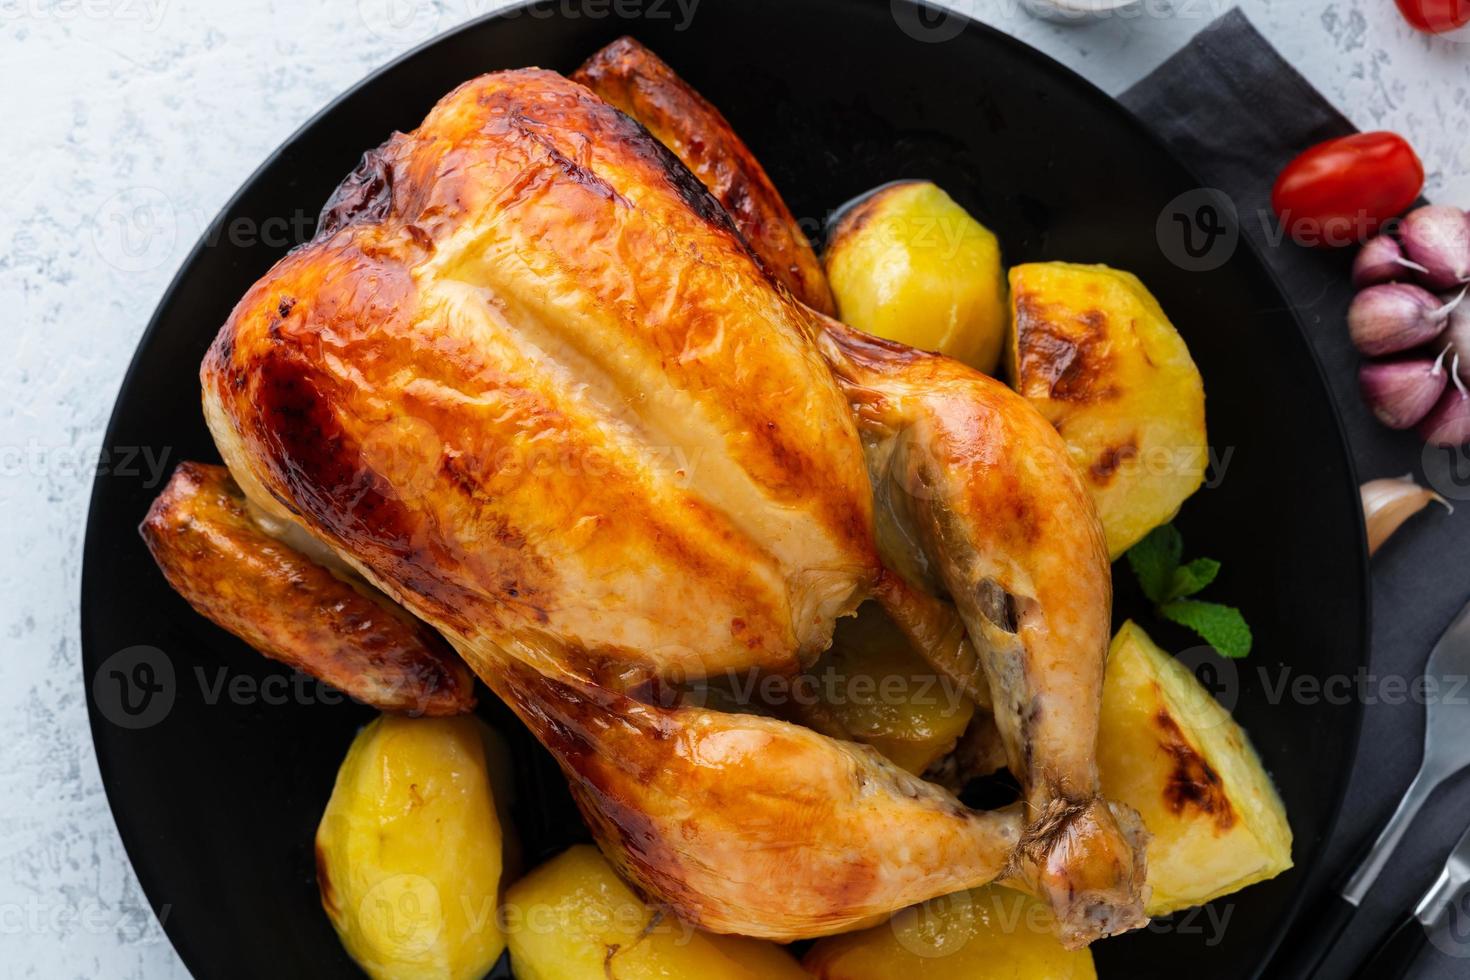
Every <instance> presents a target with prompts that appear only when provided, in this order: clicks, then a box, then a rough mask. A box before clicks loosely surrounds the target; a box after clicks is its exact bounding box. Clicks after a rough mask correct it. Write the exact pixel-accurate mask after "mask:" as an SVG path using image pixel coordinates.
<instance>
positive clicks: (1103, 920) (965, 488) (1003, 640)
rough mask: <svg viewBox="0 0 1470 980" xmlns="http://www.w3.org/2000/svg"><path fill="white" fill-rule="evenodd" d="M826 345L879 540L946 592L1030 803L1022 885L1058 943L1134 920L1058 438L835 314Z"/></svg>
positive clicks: (982, 390) (1104, 575)
mask: <svg viewBox="0 0 1470 980" xmlns="http://www.w3.org/2000/svg"><path fill="white" fill-rule="evenodd" d="M822 346H823V349H824V351H826V352H827V355H828V362H829V363H830V364H831V365H832V368H833V372H834V373H835V374H836V375H837V377H838V378H839V379H840V380H841V381H842V383H843V386H844V388H845V389H846V390H847V391H848V393H849V396H850V397H851V399H852V402H853V407H854V409H855V410H856V411H857V412H858V415H859V418H860V420H861V421H860V427H861V429H862V431H863V438H864V442H865V444H866V445H867V446H868V449H869V456H870V460H869V466H870V469H871V471H872V473H873V479H874V487H873V489H874V495H875V509H876V511H877V513H878V515H879V518H878V520H879V522H880V524H881V523H883V522H888V523H889V524H891V526H892V528H893V531H892V533H891V534H890V535H888V536H887V539H888V540H890V541H904V542H908V545H907V547H909V548H912V549H913V551H914V552H915V553H917V554H920V555H923V556H925V557H926V561H925V562H924V563H923V565H922V569H923V571H924V573H925V577H926V578H927V579H928V581H926V582H925V583H923V584H924V585H926V586H928V587H930V588H933V589H936V590H939V591H942V592H943V593H944V594H946V595H948V596H950V597H952V598H953V600H954V602H955V605H956V606H957V607H958V609H959V613H960V616H961V618H962V619H963V620H964V623H965V628H966V631H967V632H968V634H969V636H970V638H971V640H972V642H973V643H974V645H975V649H976V651H977V652H978V654H979V661H980V665H981V667H982V668H983V670H984V673H985V677H986V680H987V681H988V684H989V687H990V695H991V702H992V704H991V707H992V712H993V714H994V718H995V722H996V725H997V727H998V728H999V731H1000V736H1001V740H1002V741H1003V743H1004V745H1005V750H1006V756H1007V764H1008V766H1009V768H1010V770H1011V772H1012V773H1014V774H1015V775H1016V777H1017V778H1018V779H1019V780H1020V781H1021V783H1022V786H1023V788H1024V790H1025V794H1026V800H1027V803H1028V804H1029V806H1030V813H1031V819H1030V822H1029V823H1028V826H1027V828H1026V832H1025V834H1024V835H1023V838H1022V853H1023V855H1024V856H1025V858H1026V863H1027V864H1028V865H1029V866H1031V867H1033V868H1035V869H1036V876H1035V877H1033V878H1032V879H1031V884H1032V885H1033V887H1034V888H1035V890H1036V891H1037V892H1038V893H1039V894H1041V895H1042V896H1044V897H1045V898H1047V899H1048V900H1049V901H1050V902H1051V904H1052V906H1053V910H1054V911H1055V912H1056V915H1057V922H1058V926H1059V930H1060V933H1061V937H1062V940H1063V942H1064V943H1066V944H1068V945H1072V946H1078V945H1085V944H1087V943H1088V942H1091V941H1092V940H1093V939H1096V938H1098V937H1099V936H1105V935H1111V934H1113V933H1117V932H1122V931H1125V930H1127V929H1134V928H1138V927H1139V926H1142V925H1144V924H1145V923H1146V922H1147V917H1146V916H1145V915H1144V914H1143V902H1144V899H1145V897H1146V895H1145V891H1144V889H1145V885H1144V877H1145V871H1144V844H1145V842H1146V835H1145V834H1144V832H1143V828H1142V824H1141V822H1140V821H1139V819H1138V816H1137V814H1135V813H1133V812H1132V811H1131V810H1129V809H1128V808H1126V807H1123V806H1121V805H1109V804H1108V803H1106V802H1105V801H1104V800H1102V798H1101V796H1100V792H1099V780H1098V768H1097V758H1096V749H1097V731H1098V723H1099V712H1100V710H1101V706H1102V682H1103V671H1104V669H1105V667H1106V664H1107V648H1108V639H1109V633H1110V617H1111V605H1112V576H1111V570H1110V566H1109V562H1108V554H1107V547H1106V544H1105V542H1104V540H1103V534H1102V526H1101V524H1100V523H1099V521H1098V518H1097V513H1096V511H1095V509H1094V508H1093V505H1092V502H1091V499H1090V498H1089V497H1088V495H1087V493H1086V490H1085V489H1084V488H1083V486H1082V483H1081V480H1080V478H1079V477H1078V475H1077V473H1076V470H1075V469H1074V468H1073V467H1072V466H1071V464H1070V462H1069V460H1068V456H1067V448H1066V445H1065V444H1064V443H1063V442H1062V439H1061V437H1060V436H1059V435H1058V434H1057V432H1056V430H1055V429H1053V428H1052V427H1051V425H1050V424H1048V423H1047V421H1046V420H1045V419H1044V418H1042V417H1041V415H1040V414H1038V413H1037V412H1035V411H1034V410H1029V408H1030V406H1029V405H1028V404H1027V403H1026V402H1025V400H1024V399H1022V398H1021V397H1020V396H1019V395H1017V394H1016V393H1015V392H1013V391H1011V390H1010V389H1009V388H1007V387H1005V386H1004V385H1002V384H1001V383H1000V382H998V381H995V380H993V379H991V378H988V377H986V376H985V375H982V374H980V373H979V372H977V371H974V370H972V369H970V368H968V367H966V366H964V365H963V364H960V363H959V362H958V361H953V360H950V359H949V358H947V357H941V356H939V355H936V354H927V353H924V352H922V351H916V350H913V349H912V348H908V347H904V346H902V345H899V344H894V343H891V342H888V341H883V340H879V339H877V338H873V337H869V336H867V335H865V334H861V333H859V332H857V331H855V330H851V329H849V328H847V327H844V326H843V325H842V324H840V323H836V322H835V321H834V322H830V323H829V324H828V328H827V330H826V332H825V334H824V335H823V340H822ZM879 537H880V540H883V538H884V535H882V534H880V535H879ZM885 557H886V556H885Z"/></svg>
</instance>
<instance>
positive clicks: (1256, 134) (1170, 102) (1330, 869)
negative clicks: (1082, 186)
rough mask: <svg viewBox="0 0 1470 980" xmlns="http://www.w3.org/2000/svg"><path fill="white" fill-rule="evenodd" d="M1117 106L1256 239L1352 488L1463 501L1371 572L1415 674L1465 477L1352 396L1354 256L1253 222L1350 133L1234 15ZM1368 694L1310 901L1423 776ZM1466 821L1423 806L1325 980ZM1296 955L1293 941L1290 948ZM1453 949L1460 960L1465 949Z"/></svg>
mask: <svg viewBox="0 0 1470 980" xmlns="http://www.w3.org/2000/svg"><path fill="white" fill-rule="evenodd" d="M1121 101H1122V103H1123V104H1124V106H1126V107H1127V108H1128V109H1129V110H1131V111H1132V112H1133V113H1134V114H1135V115H1137V116H1138V117H1139V118H1140V119H1142V120H1143V121H1144V123H1146V124H1147V125H1148V126H1150V127H1152V128H1153V129H1154V130H1155V131H1157V132H1158V133H1159V134H1161V135H1162V136H1163V137H1164V139H1165V140H1167V141H1168V142H1169V143H1170V144H1171V145H1172V146H1173V148H1174V150H1175V152H1176V153H1178V154H1179V156H1180V157H1181V158H1183V160H1184V162H1185V163H1186V164H1187V165H1189V166H1190V167H1191V168H1192V169H1193V170H1194V172H1195V173H1196V174H1197V175H1198V176H1199V178H1200V180H1201V181H1202V182H1203V184H1204V185H1205V186H1207V187H1211V188H1216V189H1218V190H1220V191H1223V192H1224V193H1225V194H1226V195H1227V196H1228V197H1229V198H1230V199H1231V201H1232V202H1233V203H1234V205H1235V207H1236V209H1237V213H1238V215H1239V221H1240V225H1241V231H1242V232H1243V233H1244V234H1245V235H1246V236H1248V237H1249V238H1251V239H1252V240H1253V241H1254V242H1255V244H1256V246H1257V247H1258V249H1259V251H1260V254H1261V255H1262V257H1263V258H1264V259H1265V261H1266V262H1267V264H1268V265H1269V266H1270V267H1271V268H1272V270H1273V271H1274V272H1275V274H1276V277H1277V279H1278V280H1279V282H1280V283H1281V285H1282V287H1283V289H1284V291H1285V293H1286V297H1287V299H1288V300H1290V302H1291V303H1292V305H1293V306H1294V307H1295V308H1296V311H1297V313H1298V315H1299V316H1300V317H1301V320H1302V323H1303V324H1304V326H1305V327H1306V331H1307V335H1308V339H1309V340H1310V342H1311V343H1312V346H1313V347H1314V348H1315V349H1316V352H1317V356H1318V358H1319V359H1320V360H1321V362H1322V366H1323V369H1324V370H1325V371H1326V374H1327V376H1328V379H1329V382H1330V384H1331V387H1332V392H1333V395H1334V397H1335V398H1336V401H1337V405H1338V409H1339V411H1340V413H1341V417H1342V420H1343V424H1344V426H1345V427H1346V429H1347V434H1348V441H1349V443H1350V445H1351V447H1352V453H1353V457H1354V459H1355V461H1356V463H1357V467H1358V473H1359V476H1360V477H1361V478H1362V479H1364V480H1370V479H1374V478H1377V477H1387V476H1402V475H1403V474H1405V473H1413V474H1414V475H1415V478H1416V479H1418V480H1419V481H1420V482H1421V483H1422V482H1426V480H1427V481H1428V482H1430V483H1432V484H1433V485H1434V486H1435V487H1436V488H1437V489H1439V490H1440V492H1441V493H1444V494H1445V495H1446V496H1451V497H1458V499H1457V500H1456V503H1457V504H1458V505H1459V506H1460V507H1461V513H1460V514H1457V515H1453V516H1451V515H1448V514H1445V513H1444V512H1443V511H1441V510H1439V509H1438V508H1435V509H1434V510H1433V511H1426V512H1425V513H1423V514H1421V515H1419V516H1418V517H1416V518H1414V520H1413V521H1412V522H1411V523H1409V524H1408V525H1406V526H1405V527H1404V528H1403V529H1402V530H1401V531H1400V532H1399V534H1398V535H1397V536H1396V537H1395V538H1393V539H1392V540H1390V541H1389V543H1388V544H1386V545H1385V546H1384V547H1383V548H1382V549H1381V550H1380V551H1379V553H1378V554H1377V555H1376V556H1375V557H1374V559H1373V639H1372V650H1373V654H1372V667H1371V672H1372V674H1374V675H1377V677H1378V678H1379V679H1380V680H1381V679H1382V678H1383V677H1388V676H1398V677H1404V678H1414V677H1417V676H1418V675H1420V674H1421V673H1422V672H1423V668H1424V662H1425V659H1426V657H1427V655H1428V652H1429V648H1430V646H1431V645H1432V644H1433V642H1434V641H1435V639H1437V638H1438V636H1439V634H1440V632H1441V631H1443V629H1444V628H1445V627H1446V626H1447V625H1449V622H1450V620H1451V619H1452V618H1454V615H1455V613H1456V612H1457V611H1458V610H1459V608H1460V606H1461V605H1462V604H1463V603H1464V602H1465V601H1466V599H1467V598H1470V514H1467V513H1465V511H1470V483H1467V480H1466V479H1465V477H1464V476H1463V475H1462V476H1461V477H1460V479H1459V480H1458V481H1456V480H1455V478H1454V475H1453V474H1454V470H1453V467H1452V466H1451V460H1450V457H1448V456H1446V455H1445V454H1443V453H1435V452H1426V451H1425V450H1424V447H1423V446H1422V445H1421V444H1420V442H1419V441H1418V439H1417V438H1415V436H1414V435H1413V434H1412V433H1409V434H1404V433H1395V432H1390V431H1389V430H1387V429H1385V428H1383V427H1382V426H1381V425H1379V424H1378V423H1377V422H1376V421H1375V420H1374V419H1373V417H1372V416H1371V415H1370V414H1369V412H1368V411H1367V409H1366V408H1364V406H1363V404H1362V402H1361V400H1360V399H1359V397H1358V392H1357V367H1358V361H1359V359H1358V355H1357V354H1356V352H1355V351H1354V350H1353V347H1352V345H1351V344H1350V343H1349V341H1348V336H1347V328H1346V325H1345V317H1346V312H1347V307H1348V303H1349V302H1350V301H1351V300H1352V296H1353V289H1352V286H1351V284H1350V282H1349V267H1350V265H1351V261H1352V256H1351V254H1345V253H1343V252H1328V251H1323V250H1316V249H1307V248H1302V247H1300V246H1297V245H1295V244H1293V243H1291V242H1290V241H1284V242H1283V241H1280V240H1277V239H1276V237H1275V235H1274V228H1273V227H1272V224H1271V223H1270V222H1267V221H1263V220H1262V217H1261V216H1263V215H1268V214H1269V208H1270V194H1271V184H1272V181H1273V180H1274V179H1275V175H1276V174H1277V173H1278V172H1280V170H1281V168H1282V167H1283V166H1285V165H1286V163H1287V162H1288V161H1290V160H1291V158H1292V157H1293V156H1295V155H1296V153H1298V152H1300V151H1301V150H1302V149H1304V148H1305V147H1307V146H1309V145H1311V144H1313V143H1316V142H1319V141H1321V140H1325V139H1329V138H1331V137H1334V136H1341V135H1343V134H1345V133H1350V132H1353V126H1352V124H1351V123H1349V122H1348V121H1347V119H1346V118H1344V117H1343V116H1342V114H1341V113H1339V112H1338V111H1337V110H1335V109H1334V108H1333V107H1332V106H1331V105H1329V104H1328V103H1327V101H1326V100H1325V99H1323V98H1322V96H1321V95H1320V94H1318V93H1317V92H1316V91H1315V90H1314V89H1313V88H1312V86H1311V85H1310V84H1308V83H1307V81H1306V80H1305V79H1304V78H1302V77H1301V75H1299V74H1298V73H1297V72H1296V71H1295V70H1294V69H1293V68H1291V66H1290V65H1288V64H1287V63H1286V62H1285V61H1283V60H1282V59H1281V56H1280V55H1278V54H1277V53H1276V51H1275V50H1273V49H1272V47H1271V46H1270V44H1268V43H1267V42H1266V40H1265V39H1264V38H1262V37H1261V35H1260V34H1259V33H1257V32H1256V30H1255V28H1254V27H1252V26H1251V24H1250V22H1249V21H1248V20H1247V19H1246V17H1245V15H1244V14H1242V13H1241V12H1240V11H1238V10H1234V11H1231V12H1230V13H1228V14H1226V15H1225V16H1223V17H1221V18H1220V19H1219V20H1217V21H1216V22H1215V23H1214V24H1212V25H1211V26H1210V27H1208V28H1206V29H1205V30H1204V31H1203V32H1201V33H1200V34H1199V35H1198V36H1197V37H1196V38H1195V39H1194V40H1193V41H1191V42H1190V43H1189V44H1188V45H1187V46H1185V47H1184V48H1183V49H1182V50H1181V51H1180V52H1179V53H1178V54H1176V55H1174V56H1173V57H1172V58H1170V59H1169V60H1168V61H1167V62H1165V63H1164V64H1163V65H1162V66H1160V67H1159V68H1158V69H1157V70H1156V71H1154V72H1153V74H1151V75H1149V76H1148V77H1147V78H1145V79H1143V80H1142V81H1140V82H1139V83H1138V84H1137V85H1135V86H1134V87H1133V88H1132V89H1130V90H1128V91H1127V92H1125V93H1124V94H1123V95H1122V97H1121ZM1447 203H1453V204H1460V205H1462V206H1463V205H1465V204H1467V203H1470V202H1463V201H1453V202H1447ZM1461 469H1462V470H1464V469H1465V467H1464V466H1463V465H1462V466H1461ZM1290 476H1291V475H1290V474H1283V477H1285V478H1290ZM1366 690H1367V692H1368V693H1369V694H1370V695H1379V696H1373V697H1369V698H1365V701H1366V702H1367V703H1366V706H1365V713H1364V722H1363V733H1362V740H1361V744H1360V747H1359V754H1358V759H1357V763H1356V765H1355V766H1354V771H1353V774H1352V778H1351V783H1350V787H1349V789H1348V796H1347V801H1346V804H1345V808H1344V810H1343V813H1342V817H1341V819H1340V821H1339V824H1338V827H1337V831H1336V833H1335V834H1334V836H1333V840H1332V841H1331V842H1329V845H1328V848H1327V850H1326V859H1325V861H1323V863H1322V864H1321V865H1320V866H1319V867H1318V868H1316V869H1315V870H1314V872H1313V874H1312V876H1311V878H1310V881H1311V883H1312V891H1313V894H1314V895H1318V896H1320V895H1321V894H1322V893H1323V891H1324V890H1325V889H1326V888H1328V887H1329V886H1330V885H1332V884H1334V883H1335V882H1336V881H1337V879H1339V878H1340V877H1341V876H1342V875H1343V874H1344V873H1345V872H1346V871H1348V870H1349V869H1350V864H1351V862H1352V860H1353V859H1354V858H1355V857H1356V856H1357V854H1356V852H1357V850H1358V849H1359V848H1360V847H1362V846H1363V845H1364V844H1366V842H1367V841H1368V840H1369V839H1370V838H1371V836H1372V835H1373V834H1374V833H1376V831H1377V829H1378V828H1379V826H1380V825H1381V824H1382V823H1383V822H1384V821H1385V820H1386V819H1387V818H1388V816H1389V814H1390V813H1391V812H1392V810H1393V808H1394V807H1395V806H1396V805H1397V803H1398V800H1399V798H1400V797H1401V796H1402V794H1403V790H1404V789H1405V787H1407V785H1408V783H1409V780H1410V779H1411V778H1412V777H1413V774H1414V770H1415V769H1416V768H1417V767H1418V764H1419V759H1420V755H1421V750H1422V739H1423V724H1424V722H1423V719H1424V708H1423V705H1422V704H1419V703H1414V701H1413V699H1412V698H1404V699H1403V702H1402V703H1389V702H1390V701H1393V702H1398V701H1399V700H1400V699H1399V698H1398V697H1390V696H1389V695H1390V693H1391V690H1392V689H1385V688H1382V687H1381V686H1380V685H1379V684H1377V683H1369V684H1367V685H1366ZM1467 824H1470V780H1459V781H1457V782H1456V783H1454V784H1452V785H1450V786H1449V787H1447V788H1446V789H1445V790H1443V791H1442V792H1441V794H1440V795H1439V796H1438V797H1437V798H1436V799H1435V800H1433V801H1432V802H1431V803H1430V804H1429V806H1428V808H1427V809H1426V811H1425V813H1424V814H1423V815H1422V816H1421V817H1420V819H1419V821H1418V822H1417V823H1416V825H1415V826H1414V828H1413V829H1412V830H1410V832H1409V835H1408V837H1407V838H1406V840H1405V841H1404V843H1403V845H1402V846H1401V847H1400V848H1399V851H1398V856H1397V858H1396V859H1395V860H1394V862H1393V863H1392V864H1391V865H1390V866H1389V868H1388V869H1387V870H1386V871H1385V873H1384V875H1383V877H1382V879H1381V880H1380V881H1379V882H1378V884H1377V885H1376V886H1375V887H1374V889H1373V892H1372V893H1371V894H1370V895H1369V897H1368V898H1367V900H1366V901H1365V902H1364V904H1363V907H1362V910H1361V912H1360V913H1359V917H1358V919H1357V920H1356V922H1355V924H1354V925H1353V927H1352V928H1351V929H1350V930H1349V931H1348V933H1347V935H1346V936H1345V937H1344V938H1343V940H1342V942H1341V943H1340V944H1339V946H1338V948H1337V949H1336V950H1335V951H1334V952H1333V954H1332V956H1331V957H1330V958H1329V960H1328V961H1327V963H1326V965H1325V966H1324V969H1323V972H1322V974H1321V976H1323V977H1324V978H1337V977H1346V976H1348V975H1349V974H1350V973H1351V972H1352V970H1353V968H1354V966H1355V965H1356V964H1357V963H1358V962H1360V961H1361V960H1362V958H1363V957H1364V956H1365V955H1366V954H1367V953H1368V952H1369V951H1370V949H1371V947H1372V946H1373V944H1374V943H1375V942H1376V940H1377V939H1378V938H1379V937H1380V936H1381V935H1382V933H1383V932H1384V931H1385V930H1386V929H1388V928H1389V927H1390V926H1391V925H1392V924H1393V921H1394V920H1395V919H1396V918H1397V917H1398V916H1400V915H1401V914H1403V913H1404V912H1405V911H1407V910H1408V909H1409V908H1410V907H1411V906H1412V905H1413V904H1414V903H1416V902H1417V901H1418V898H1419V896H1420V894H1421V893H1422V892H1423V891H1424V890H1425V889H1426V888H1427V887H1428V886H1429V885H1430V883H1431V882H1432V881H1433V880H1434V878H1435V876H1436V875H1437V874H1438V873H1439V868H1440V867H1441V866H1442V865H1443V862H1444V859H1445V857H1446V855H1447V854H1448V851H1449V849H1450V847H1451V846H1452V845H1453V843H1454V841H1455V840H1456V839H1457V838H1458V836H1459V834H1460V833H1461V832H1462V831H1464V829H1465V827H1466V825H1467ZM1307 912H1308V914H1310V905H1309V906H1308V910H1307ZM1462 925H1463V919H1462ZM1291 944H1292V941H1291V939H1290V937H1288V939H1287V946H1288V947H1289V946H1290V945H1291ZM1463 952H1464V954H1465V955H1470V943H1467V944H1465V948H1464V950H1463ZM1410 976H1412V977H1415V978H1421V980H1428V978H1434V980H1439V978H1444V980H1449V978H1464V977H1467V976H1470V959H1458V958H1455V957H1453V956H1450V955H1447V954H1446V953H1445V952H1443V951H1441V950H1439V949H1435V948H1430V949H1429V950H1427V951H1426V952H1425V953H1424V954H1423V955H1422V956H1421V957H1420V958H1419V959H1418V961H1417V962H1416V963H1415V965H1414V969H1413V972H1412V973H1411V974H1410Z"/></svg>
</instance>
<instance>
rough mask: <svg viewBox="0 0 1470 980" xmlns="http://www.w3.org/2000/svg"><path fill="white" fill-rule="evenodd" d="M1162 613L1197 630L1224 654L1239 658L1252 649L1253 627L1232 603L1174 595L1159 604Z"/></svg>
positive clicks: (1235, 658) (1165, 616)
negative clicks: (1205, 600) (1173, 597)
mask: <svg viewBox="0 0 1470 980" xmlns="http://www.w3.org/2000/svg"><path fill="white" fill-rule="evenodd" d="M1159 615H1160V616H1163V617H1164V618H1165V619H1167V620H1170V621H1172V622H1175V623H1178V624H1179V625H1180V626H1185V627H1188V628H1189V629H1192V630H1194V631H1195V632H1196V633H1198V634H1199V635H1200V636H1201V637H1203V638H1204V641H1205V642H1206V643H1208V644H1209V645H1210V646H1212V647H1214V648H1215V649H1216V650H1217V651H1218V652H1219V653H1220V655H1221V656H1222V657H1229V658H1230V659H1232V660H1239V659H1240V658H1241V657H1244V656H1246V655H1247V654H1249V653H1250V652H1251V628H1250V626H1248V625H1247V624H1246V621H1245V617H1244V616H1242V615H1241V614H1240V610H1239V609H1236V608H1235V607H1233V606H1222V605H1220V603H1218V602H1200V601H1199V600H1197V599H1175V600H1174V601H1172V602H1166V603H1164V604H1163V605H1161V606H1159Z"/></svg>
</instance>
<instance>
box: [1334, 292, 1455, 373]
mask: <svg viewBox="0 0 1470 980" xmlns="http://www.w3.org/2000/svg"><path fill="white" fill-rule="evenodd" d="M1454 309H1455V306H1454V305H1451V304H1445V305H1441V304H1440V300H1439V297H1437V296H1435V295H1434V294H1433V293H1431V292H1430V291H1429V290H1427V289H1424V288H1423V287H1421V286H1414V285H1411V284H1409V283H1406V282H1388V283H1384V284H1382V285H1381V286H1369V287H1368V288H1367V289H1365V290H1363V291H1362V292H1360V293H1358V295H1357V296H1355V297H1354V298H1353V302H1352V305H1351V306H1349V307H1348V318H1347V319H1348V333H1349V334H1350V335H1351V336H1352V340H1353V346H1354V347H1356V348H1357V349H1358V351H1359V352H1360V353H1362V354H1364V355H1366V356H1368V357H1382V356H1383V355H1384V354H1397V353H1399V352H1400V351H1406V350H1412V349H1413V348H1415V347H1420V346H1423V345H1424V344H1427V343H1429V342H1430V341H1432V340H1434V338H1436V337H1438V336H1439V335H1440V334H1441V333H1443V332H1444V329H1445V325H1446V324H1447V323H1448V322H1449V318H1450V313H1451V312H1452V311H1453V310H1454Z"/></svg>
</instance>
